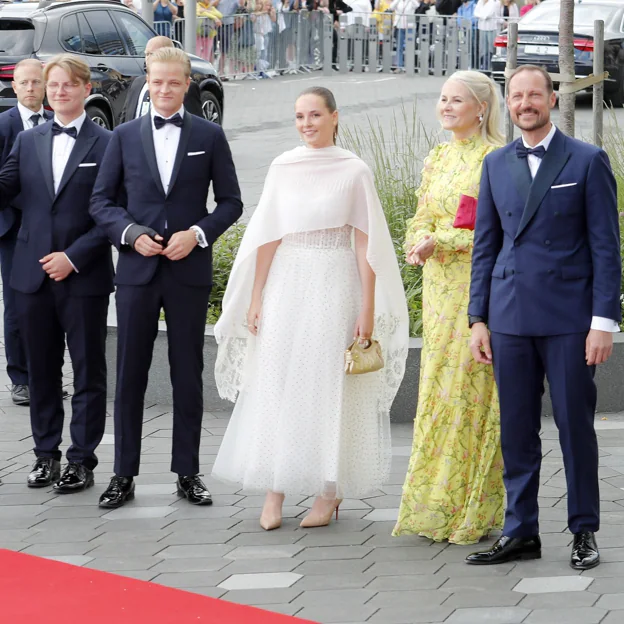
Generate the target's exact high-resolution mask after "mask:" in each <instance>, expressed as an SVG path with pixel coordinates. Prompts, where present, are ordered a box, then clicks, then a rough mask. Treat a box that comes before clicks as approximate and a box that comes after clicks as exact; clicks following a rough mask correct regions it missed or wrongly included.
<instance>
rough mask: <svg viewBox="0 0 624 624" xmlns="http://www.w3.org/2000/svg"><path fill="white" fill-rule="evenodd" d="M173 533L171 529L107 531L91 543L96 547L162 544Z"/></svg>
mask: <svg viewBox="0 0 624 624" xmlns="http://www.w3.org/2000/svg"><path fill="white" fill-rule="evenodd" d="M170 533H171V530H170V529H149V530H147V529H146V530H145V531H107V532H105V533H102V534H101V535H99V536H98V537H96V538H95V539H92V540H91V543H92V544H94V545H95V546H102V545H104V544H124V543H129V542H130V543H133V544H137V543H142V542H153V543H156V542H160V541H161V540H163V539H164V538H165V537H167V535H169V534H170Z"/></svg>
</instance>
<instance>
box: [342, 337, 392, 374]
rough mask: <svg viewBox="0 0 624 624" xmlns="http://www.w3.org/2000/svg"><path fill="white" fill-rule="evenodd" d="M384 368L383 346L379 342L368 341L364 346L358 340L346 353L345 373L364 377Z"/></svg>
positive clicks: (357, 339)
mask: <svg viewBox="0 0 624 624" xmlns="http://www.w3.org/2000/svg"><path fill="white" fill-rule="evenodd" d="M383 367H384V359H383V354H382V352H381V345H380V344H379V342H378V341H377V340H366V341H365V342H364V344H362V343H360V340H359V338H356V339H355V340H354V341H353V342H352V343H351V344H350V345H349V348H348V349H347V350H346V351H345V373H346V374H347V375H363V374H364V373H374V372H375V371H378V370H380V369H381V368H383Z"/></svg>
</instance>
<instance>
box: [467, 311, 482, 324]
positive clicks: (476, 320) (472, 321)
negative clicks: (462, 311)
mask: <svg viewBox="0 0 624 624" xmlns="http://www.w3.org/2000/svg"><path fill="white" fill-rule="evenodd" d="M475 323H485V319H484V318H483V317H482V316H475V315H474V314H469V315H468V327H472V326H473V325H474V324H475Z"/></svg>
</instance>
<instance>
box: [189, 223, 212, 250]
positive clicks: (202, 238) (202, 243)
mask: <svg viewBox="0 0 624 624" xmlns="http://www.w3.org/2000/svg"><path fill="white" fill-rule="evenodd" d="M191 230H193V232H197V234H198V235H199V243H198V245H199V246H200V247H201V248H202V249H203V248H204V247H208V242H207V241H206V235H205V234H204V230H202V229H201V228H200V227H199V225H191Z"/></svg>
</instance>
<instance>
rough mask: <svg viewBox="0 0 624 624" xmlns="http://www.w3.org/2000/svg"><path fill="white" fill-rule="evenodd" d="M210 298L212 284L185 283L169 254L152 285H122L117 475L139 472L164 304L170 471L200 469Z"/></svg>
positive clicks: (119, 301)
mask: <svg viewBox="0 0 624 624" xmlns="http://www.w3.org/2000/svg"><path fill="white" fill-rule="evenodd" d="M209 297H210V288H209V287H208V288H206V287H193V286H186V285H184V284H181V283H180V282H179V281H178V280H176V279H175V278H174V277H173V275H172V274H171V268H170V262H169V261H165V260H164V259H163V260H161V263H160V266H159V268H158V270H157V272H156V274H155V276H154V278H153V279H152V280H151V281H150V282H149V283H148V284H146V285H143V286H126V285H123V284H120V285H118V286H117V294H116V302H117V388H116V392H115V474H116V475H118V476H122V477H134V476H136V475H138V474H139V465H140V461H141V432H142V427H143V408H144V401H145V391H146V389H147V382H148V375H149V369H150V365H151V362H152V354H153V351H154V341H155V340H156V335H157V333H158V321H159V319H160V311H161V309H163V310H164V312H165V321H166V323H167V340H168V348H169V368H170V375H171V385H172V387H173V447H172V455H171V456H172V459H171V470H172V472H175V473H176V474H178V475H183V476H191V475H196V474H197V473H198V472H199V445H200V441H201V424H202V418H203V411H204V401H203V382H202V372H203V369H204V332H205V330H206V314H207V311H208V299H209Z"/></svg>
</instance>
